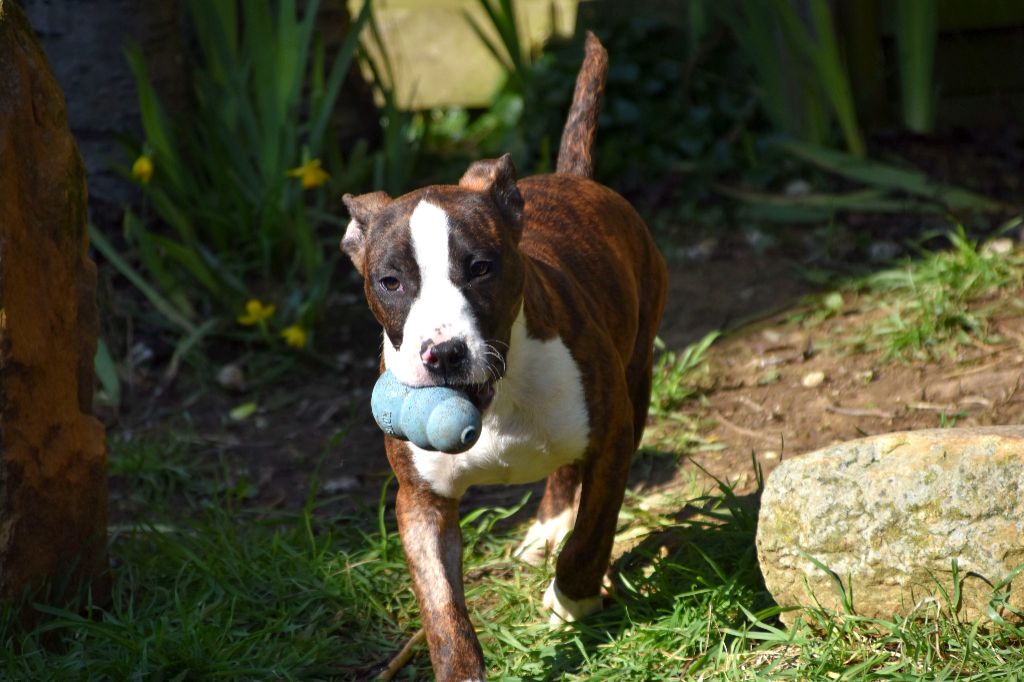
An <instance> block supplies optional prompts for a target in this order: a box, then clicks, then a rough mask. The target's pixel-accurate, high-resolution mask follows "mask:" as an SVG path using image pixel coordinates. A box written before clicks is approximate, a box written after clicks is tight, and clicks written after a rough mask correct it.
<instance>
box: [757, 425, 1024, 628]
mask: <svg viewBox="0 0 1024 682" xmlns="http://www.w3.org/2000/svg"><path fill="white" fill-rule="evenodd" d="M1022 518H1024V427H1021V426H1002V427H983V428H961V429H931V430H923V431H905V432H899V433H891V434H885V435H881V436H872V437H869V438H862V439H859V440H854V441H850V442H846V443H839V444H837V445H835V446H832V447H828V448H825V449H822V450H818V451H816V452H813V453H810V454H807V455H803V456H801V457H796V458H791V459H788V460H786V461H784V462H782V463H781V464H780V465H779V467H778V468H777V469H775V471H774V472H772V474H771V475H770V476H769V477H768V480H767V482H766V484H765V489H764V493H763V495H762V498H761V509H760V515H759V519H758V526H757V555H758V561H759V563H760V566H761V572H762V574H763V575H764V579H765V585H766V586H767V588H768V590H769V591H770V592H771V594H772V596H773V597H774V598H775V601H776V602H777V603H778V604H779V606H782V607H789V606H810V607H813V606H815V605H816V604H820V605H821V606H822V607H823V608H825V609H827V610H829V611H832V612H834V613H837V614H841V613H843V611H844V608H843V603H842V598H841V596H840V594H839V590H837V586H836V582H835V581H836V579H837V577H838V579H839V580H841V581H842V584H843V590H844V592H845V595H846V597H847V598H848V599H849V600H851V601H852V607H853V612H854V613H856V614H858V615H861V616H866V617H869V618H882V619H890V618H892V617H893V616H895V615H903V616H910V615H912V614H917V615H920V616H921V617H929V616H934V614H935V612H936V611H937V610H941V611H943V612H946V613H948V612H949V609H950V607H951V605H950V601H949V596H950V595H953V594H954V592H957V593H958V594H959V601H958V602H956V603H955V604H953V605H952V608H954V609H956V612H957V617H958V618H959V619H960V620H961V621H962V622H965V623H972V622H975V621H978V620H980V621H981V622H982V623H984V622H985V621H988V620H989V618H990V614H991V613H995V614H997V615H998V616H999V617H1001V618H1004V619H1006V620H1007V621H1009V622H1012V623H1015V624H1018V625H1019V624H1020V623H1021V622H1024V616H1022V615H1021V614H1022V613H1024V589H1022V588H1021V587H1020V586H1019V585H1018V583H1019V579H1017V580H1013V581H1012V583H1011V584H1010V585H1009V586H1007V587H1006V588H1005V589H1001V590H1000V591H1001V592H1002V594H1000V595H999V600H1001V601H996V602H993V601H992V600H993V596H994V589H996V586H999V585H1001V584H1002V582H1003V581H1004V580H1005V579H1007V578H1008V577H1010V576H1012V575H1013V571H1014V569H1016V568H1017V567H1019V566H1020V565H1021V564H1024V523H1022V522H1021V519H1022ZM808 557H811V558H813V559H815V560H816V561H818V562H820V564H821V565H823V566H825V567H826V568H827V570H828V572H826V571H824V570H822V569H821V567H820V566H819V565H816V564H815V563H814V562H813V561H811V560H810V559H809V558H808ZM954 564H955V569H954ZM954 570H955V571H956V576H954ZM954 577H955V578H956V579H955V580H954ZM954 583H956V584H954ZM1001 604H1003V605H1001ZM990 608H991V609H992V611H990ZM797 616H798V613H796V612H784V613H783V614H782V616H781V617H782V619H783V621H784V622H786V623H788V624H792V623H793V622H794V620H795V619H796V617H797Z"/></svg>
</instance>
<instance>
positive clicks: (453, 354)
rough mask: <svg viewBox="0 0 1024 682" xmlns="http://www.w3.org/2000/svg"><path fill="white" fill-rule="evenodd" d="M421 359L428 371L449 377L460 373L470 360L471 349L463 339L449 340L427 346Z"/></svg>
mask: <svg viewBox="0 0 1024 682" xmlns="http://www.w3.org/2000/svg"><path fill="white" fill-rule="evenodd" d="M420 357H421V358H422V359H423V364H424V365H425V366H426V368H427V370H428V371H430V372H431V373H432V374H439V375H441V376H443V377H448V376H451V375H452V374H456V373H458V372H459V370H461V369H462V367H463V365H465V364H466V360H467V359H468V358H469V347H468V346H466V342H465V341H463V340H462V339H449V340H448V341H442V342H441V343H436V344H432V345H430V346H427V347H426V348H424V349H423V352H422V353H421V354H420Z"/></svg>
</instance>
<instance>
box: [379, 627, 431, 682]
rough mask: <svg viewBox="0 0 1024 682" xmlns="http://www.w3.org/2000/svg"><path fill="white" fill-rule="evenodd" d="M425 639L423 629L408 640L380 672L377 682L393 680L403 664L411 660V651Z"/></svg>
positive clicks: (425, 634) (425, 635)
mask: <svg viewBox="0 0 1024 682" xmlns="http://www.w3.org/2000/svg"><path fill="white" fill-rule="evenodd" d="M426 638H427V633H426V632H424V630H423V628H420V629H419V630H417V631H416V632H415V634H413V636H412V637H410V638H409V641H407V642H406V643H405V645H404V646H403V647H402V649H401V650H400V651H399V652H398V653H397V654H395V657H394V658H392V659H391V662H390V663H388V667H387V668H385V669H384V670H383V671H381V673H380V675H377V680H378V681H379V682H389V681H390V680H393V679H395V675H397V674H398V671H399V670H401V669H402V668H403V667H405V664H406V663H408V662H409V659H410V658H412V650H413V649H415V648H416V647H417V646H419V645H420V644H422V643H423V640H424V639H426Z"/></svg>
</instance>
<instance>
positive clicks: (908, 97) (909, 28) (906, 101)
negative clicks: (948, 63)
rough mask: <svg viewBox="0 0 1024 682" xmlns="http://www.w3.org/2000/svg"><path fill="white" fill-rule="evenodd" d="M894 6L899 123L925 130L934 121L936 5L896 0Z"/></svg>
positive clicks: (928, 1) (924, 0)
mask: <svg viewBox="0 0 1024 682" xmlns="http://www.w3.org/2000/svg"><path fill="white" fill-rule="evenodd" d="M895 10H896V11H895V16H894V18H895V25H896V55H897V57H898V59H897V61H898V65H899V73H900V106H901V110H902V113H903V124H904V125H905V126H907V128H909V129H910V130H913V131H914V132H915V133H928V132H931V130H932V126H933V125H934V123H935V86H934V78H933V71H934V66H935V43H936V41H937V40H938V32H939V28H938V25H939V20H938V9H937V8H936V3H935V2H934V1H933V0H896V5H895Z"/></svg>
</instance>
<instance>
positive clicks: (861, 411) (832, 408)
mask: <svg viewBox="0 0 1024 682" xmlns="http://www.w3.org/2000/svg"><path fill="white" fill-rule="evenodd" d="M825 410H826V411H828V412H832V413H833V414H840V415H842V416H844V417H878V418H879V419H892V418H893V417H895V416H896V415H895V414H894V413H892V412H886V411H885V410H872V409H868V408H862V407H842V406H840V405H826V406H825Z"/></svg>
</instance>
